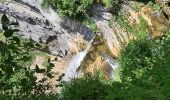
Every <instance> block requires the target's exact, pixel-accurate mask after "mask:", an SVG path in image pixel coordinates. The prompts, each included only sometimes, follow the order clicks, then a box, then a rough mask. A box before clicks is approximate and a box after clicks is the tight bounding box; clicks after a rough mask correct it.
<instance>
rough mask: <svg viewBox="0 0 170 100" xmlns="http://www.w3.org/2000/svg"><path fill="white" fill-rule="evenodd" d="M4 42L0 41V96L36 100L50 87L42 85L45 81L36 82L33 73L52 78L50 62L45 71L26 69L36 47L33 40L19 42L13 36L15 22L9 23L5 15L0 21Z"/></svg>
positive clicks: (16, 24) (16, 30)
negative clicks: (35, 99) (33, 99)
mask: <svg viewBox="0 0 170 100" xmlns="http://www.w3.org/2000/svg"><path fill="white" fill-rule="evenodd" d="M1 23H2V29H3V32H2V34H3V36H4V38H5V39H4V40H3V41H0V95H1V96H2V97H3V96H11V98H12V97H17V96H19V97H21V98H22V97H25V96H26V97H27V98H31V97H32V95H34V96H33V97H35V98H37V97H39V96H40V95H44V93H45V91H46V90H48V88H50V85H48V83H47V84H44V83H45V81H46V80H47V79H45V78H44V79H42V80H39V81H38V82H37V79H36V77H35V76H34V75H35V73H43V74H44V75H46V76H47V77H48V78H53V76H52V75H51V74H50V72H51V69H52V68H53V67H54V65H53V64H52V63H50V60H49V62H48V65H47V68H46V69H40V68H39V67H38V66H36V68H35V69H30V67H27V65H26V63H27V62H29V61H30V60H31V56H30V55H29V51H31V50H33V47H36V44H37V43H35V42H34V41H33V40H31V39H30V41H29V42H21V40H20V39H19V38H18V37H17V36H16V35H15V33H16V32H18V31H19V30H18V29H14V27H16V26H18V23H17V22H10V21H9V19H8V18H7V16H6V15H3V16H2V19H1Z"/></svg>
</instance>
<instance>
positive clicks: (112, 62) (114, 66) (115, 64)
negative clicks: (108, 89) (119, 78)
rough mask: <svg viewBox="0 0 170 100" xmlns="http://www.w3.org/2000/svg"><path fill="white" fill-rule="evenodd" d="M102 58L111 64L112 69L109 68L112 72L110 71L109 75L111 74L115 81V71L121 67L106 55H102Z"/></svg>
mask: <svg viewBox="0 0 170 100" xmlns="http://www.w3.org/2000/svg"><path fill="white" fill-rule="evenodd" d="M101 56H102V58H103V59H104V60H105V61H106V62H107V63H108V64H109V67H111V69H110V68H109V69H110V70H109V71H108V73H109V74H110V78H111V79H112V80H114V79H115V78H114V77H115V75H114V70H115V69H116V68H118V66H119V64H118V62H117V61H116V60H114V59H113V58H112V57H110V56H108V55H106V54H102V55H101Z"/></svg>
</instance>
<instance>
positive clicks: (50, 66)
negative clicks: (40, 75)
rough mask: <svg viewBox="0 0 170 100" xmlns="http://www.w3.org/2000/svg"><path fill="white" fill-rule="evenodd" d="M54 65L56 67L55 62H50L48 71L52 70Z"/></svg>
mask: <svg viewBox="0 0 170 100" xmlns="http://www.w3.org/2000/svg"><path fill="white" fill-rule="evenodd" d="M53 67H54V64H53V63H49V65H48V66H47V72H50V71H51V70H52V68H53Z"/></svg>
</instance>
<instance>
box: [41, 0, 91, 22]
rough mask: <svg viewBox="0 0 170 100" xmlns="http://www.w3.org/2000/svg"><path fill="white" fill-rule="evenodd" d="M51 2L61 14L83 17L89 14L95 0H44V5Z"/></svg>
mask: <svg viewBox="0 0 170 100" xmlns="http://www.w3.org/2000/svg"><path fill="white" fill-rule="evenodd" d="M49 4H51V5H53V6H54V8H56V10H57V11H58V12H59V14H60V15H63V16H67V17H71V18H74V19H75V18H77V19H78V18H79V19H81V17H83V16H84V15H86V14H87V11H88V9H90V6H91V5H92V4H93V0H51V1H49V0H44V3H43V5H45V6H47V5H49Z"/></svg>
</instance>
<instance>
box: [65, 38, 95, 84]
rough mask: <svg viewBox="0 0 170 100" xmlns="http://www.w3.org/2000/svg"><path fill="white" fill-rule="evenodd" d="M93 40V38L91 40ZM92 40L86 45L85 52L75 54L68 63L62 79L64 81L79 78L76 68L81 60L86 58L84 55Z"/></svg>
mask: <svg viewBox="0 0 170 100" xmlns="http://www.w3.org/2000/svg"><path fill="white" fill-rule="evenodd" d="M93 39H94V38H93ZM93 39H92V40H91V41H90V42H89V43H88V45H87V47H86V49H85V50H83V51H81V52H79V53H77V54H76V55H75V56H74V57H73V58H72V60H71V61H70V64H69V66H68V69H67V71H66V72H65V76H64V78H63V80H64V81H69V80H70V79H71V78H77V77H79V73H77V71H76V70H77V68H78V67H79V66H80V64H81V62H82V61H83V59H84V58H85V57H86V54H87V52H88V50H89V49H90V47H91V44H92V42H93Z"/></svg>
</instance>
